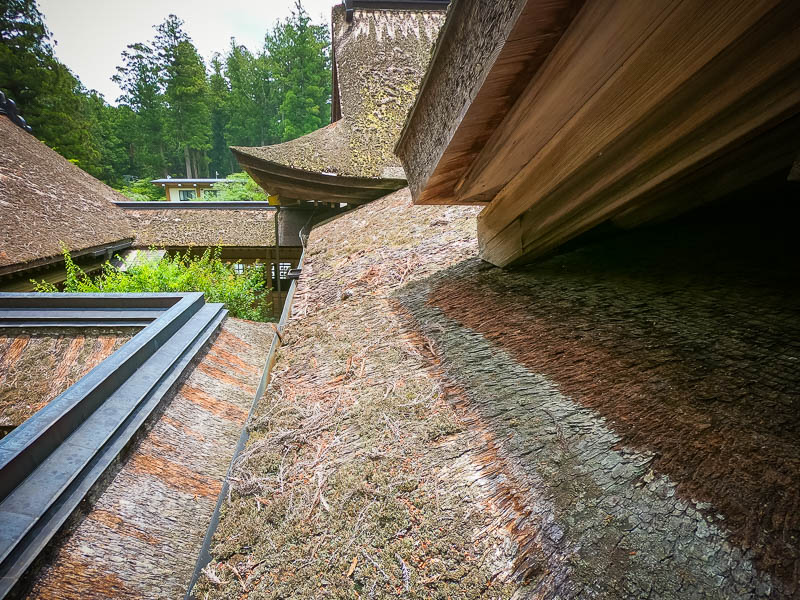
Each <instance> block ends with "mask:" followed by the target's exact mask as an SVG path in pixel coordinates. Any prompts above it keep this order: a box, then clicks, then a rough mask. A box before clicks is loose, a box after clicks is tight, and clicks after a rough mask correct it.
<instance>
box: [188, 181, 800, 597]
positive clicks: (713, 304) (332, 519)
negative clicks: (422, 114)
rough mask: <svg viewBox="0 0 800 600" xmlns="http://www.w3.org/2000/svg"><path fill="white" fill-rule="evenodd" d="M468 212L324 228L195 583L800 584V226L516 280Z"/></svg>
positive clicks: (232, 590)
mask: <svg viewBox="0 0 800 600" xmlns="http://www.w3.org/2000/svg"><path fill="white" fill-rule="evenodd" d="M409 212H413V216H414V218H413V219H409V218H407V215H408V213H409ZM766 212H769V213H770V214H772V213H771V212H770V211H766ZM795 212H796V211H795ZM475 214H476V209H475V208H469V207H458V206H450V207H432V206H431V207H423V206H420V207H414V209H413V211H412V209H411V198H410V194H409V192H408V190H402V191H400V192H397V193H395V194H392V195H391V196H387V197H385V198H383V199H380V200H376V201H375V202H373V203H371V204H369V205H366V206H363V207H360V208H358V209H357V210H354V211H351V212H349V213H346V214H344V215H342V216H341V217H339V218H338V219H336V220H334V221H332V222H329V223H327V224H324V225H322V226H320V227H318V228H316V229H314V230H313V231H312V234H311V237H310V239H309V242H308V248H307V257H306V262H305V265H304V268H303V274H302V276H301V279H300V287H299V288H298V291H297V295H296V299H295V305H294V307H293V318H292V320H291V321H290V323H289V325H288V327H287V329H286V331H285V334H284V341H285V345H284V346H283V348H282V350H281V353H280V357H279V359H278V361H277V363H276V366H275V368H274V371H273V375H274V379H273V382H272V384H271V386H270V388H269V389H268V390H267V392H266V394H265V397H264V399H263V401H262V403H261V406H260V407H259V409H258V413H257V415H256V417H255V422H254V427H253V433H252V436H251V438H250V442H249V444H248V446H247V448H246V450H245V452H244V455H243V459H242V461H241V462H240V464H239V466H238V470H237V473H236V479H235V483H234V486H233V494H232V496H231V500H230V503H229V505H228V507H227V509H226V512H225V514H224V516H223V519H222V521H221V523H220V527H219V528H218V530H217V535H216V538H215V545H214V547H213V552H214V559H215V562H214V563H212V566H211V568H210V569H209V570H207V574H206V579H205V580H204V581H203V582H201V588H199V589H200V590H201V591H202V593H203V594H206V593H207V594H208V596H207V597H208V598H222V597H229V596H230V595H232V594H236V593H239V592H240V591H244V592H250V593H252V594H253V595H258V594H260V593H261V594H265V595H268V596H270V597H277V596H281V595H287V596H290V595H294V596H298V597H313V596H314V595H315V594H319V591H320V590H324V593H325V594H326V595H328V596H331V597H346V596H347V595H348V594H353V593H355V592H358V593H359V595H362V594H363V595H370V594H374V595H375V597H380V596H382V595H385V594H393V593H399V592H403V591H406V590H407V591H408V593H409V594H411V595H415V596H417V597H446V596H450V595H452V596H455V595H458V597H460V598H483V597H486V590H487V589H488V587H487V586H491V590H492V596H493V597H497V598H509V597H511V596H512V595H514V594H517V596H515V597H528V596H533V595H536V597H542V598H556V597H567V596H570V595H572V594H573V593H577V591H583V592H587V591H591V593H593V594H595V595H597V596H598V597H604V596H610V595H614V594H616V593H617V592H618V591H619V590H627V591H626V594H628V593H629V594H630V595H633V596H636V595H638V594H642V595H646V594H647V590H650V589H656V588H657V589H658V590H659V594H661V595H664V596H674V597H680V598H698V599H699V598H707V597H709V595H714V594H720V593H721V594H723V595H726V596H731V597H738V596H740V595H746V594H752V595H754V596H755V597H766V596H767V595H769V593H771V594H772V596H770V597H778V598H789V597H792V596H793V594H795V593H796V591H797V590H798V589H800V588H798V587H797V586H798V583H800V582H798V580H797V572H798V571H797V567H798V564H799V563H798V544H799V543H798V539H799V538H800V520H798V517H797V512H796V511H795V510H794V509H793V507H794V506H795V503H796V502H797V499H798V498H800V484H798V482H800V472H797V468H796V467H797V465H798V464H800V462H799V461H800V454H798V448H797V445H796V443H795V438H796V436H795V434H794V432H795V431H796V429H797V427H800V422H799V421H798V416H797V415H798V414H800V412H798V411H797V406H796V404H797V403H796V398H797V395H796V390H797V389H799V388H800V368H798V366H797V362H796V361H795V360H794V359H793V358H792V357H794V356H795V355H796V351H797V345H796V340H797V339H798V337H799V336H800V330H798V324H797V321H796V319H795V318H794V316H795V315H796V313H797V311H798V310H800V306H798V304H797V300H796V299H797V298H800V293H798V292H800V290H798V288H797V282H796V278H793V277H791V276H790V274H791V273H793V272H794V271H793V269H794V267H793V264H794V262H793V261H794V258H793V256H794V255H792V254H791V253H789V254H787V253H786V252H785V247H784V246H785V244H786V243H788V240H791V239H793V238H792V237H791V236H792V232H791V228H792V225H791V224H792V223H794V222H795V219H794V218H787V219H786V224H785V226H784V227H783V229H781V232H780V234H777V233H776V231H775V230H774V229H770V228H764V229H763V230H761V229H759V230H760V231H764V232H769V233H765V234H764V236H762V237H761V238H759V239H758V240H753V239H752V238H751V237H748V236H742V235H741V231H742V230H749V229H748V228H749V227H751V226H752V215H751V214H750V213H747V211H746V210H742V211H741V212H740V213H737V214H739V215H740V217H738V218H734V217H732V218H731V220H730V221H727V220H726V222H724V223H723V222H720V220H719V219H716V218H715V214H716V213H713V214H710V216H708V220H707V221H706V220H704V221H702V223H699V224H698V222H696V221H693V220H692V219H689V220H686V221H679V222H677V223H672V224H669V225H664V226H663V229H659V230H648V231H646V232H630V233H628V234H627V235H625V236H621V237H619V238H616V239H613V240H605V241H597V242H594V243H593V244H591V245H589V246H587V247H584V248H582V249H578V250H573V251H571V252H568V253H565V254H563V255H561V256H558V257H554V258H552V259H549V260H548V261H545V262H543V263H540V264H539V265H537V266H535V267H529V268H528V269H526V270H524V271H519V272H514V273H509V272H506V271H502V270H500V269H497V268H493V267H491V266H489V265H487V264H486V263H483V262H481V261H480V260H479V259H478V258H477V251H478V246H477V241H476V237H475V221H474V216H475ZM741 215H745V216H744V217H741ZM709 223H711V224H714V226H715V227H717V228H716V229H713V228H710V227H709ZM754 249H756V251H753V250H754ZM786 298H792V299H794V300H792V301H791V302H790V303H788V304H787V302H786ZM756 398H758V399H759V401H758V402H754V401H753V400H754V399H756ZM732 486H733V487H732ZM734 488H735V491H734ZM272 544H274V545H275V547H277V548H280V549H281V551H280V552H276V551H275V550H274V547H273V546H272ZM237 574H238V575H237ZM242 586H244V587H242ZM204 597H205V596H204Z"/></svg>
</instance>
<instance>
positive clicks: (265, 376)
mask: <svg viewBox="0 0 800 600" xmlns="http://www.w3.org/2000/svg"><path fill="white" fill-rule="evenodd" d="M305 256H306V253H305V249H304V250H303V254H302V255H301V256H300V260H299V261H298V263H297V270H301V269H302V267H303V261H304V260H305ZM296 290H297V279H292V283H291V284H290V285H289V291H288V292H287V293H286V300H285V302H284V304H283V311H282V312H281V318H280V320H279V321H278V324H277V326H276V327H275V334H274V335H273V336H272V343H271V344H270V347H269V353H268V354H267V360H266V362H265V364H264V370H263V371H262V372H261V380H260V381H259V383H258V388H257V389H256V393H255V396H254V397H253V403H252V404H251V405H250V412H249V413H248V415H247V419H246V420H245V422H244V425H243V426H242V433H241V435H240V436H239V441H238V442H237V443H236V448H235V449H234V451H233V456H232V457H231V462H230V465H229V466H228V472H227V473H226V475H225V481H224V483H223V484H222V489H221V490H220V492H219V497H218V498H217V505H216V506H215V507H214V512H213V513H212V515H211V521H210V522H209V524H208V530H206V535H205V538H204V539H203V545H202V547H201V548H200V554H199V555H198V557H197V563H196V564H195V568H194V573H192V579H191V580H190V581H189V586H188V587H187V588H186V596H185V597H184V600H191V599H192V598H193V596H192V590H193V589H194V586H195V584H196V583H197V579H198V578H199V577H200V573H202V572H203V569H204V568H205V567H206V565H208V563H210V562H211V541H212V539H213V537H214V532H215V531H216V530H217V526H218V525H219V518H220V513H221V511H222V503H223V502H224V501H225V499H226V498H227V497H228V490H229V489H230V478H231V475H232V474H233V467H234V465H235V464H236V461H237V460H238V459H239V455H240V454H241V453H242V451H243V450H244V447H245V444H247V440H248V439H249V438H250V423H251V422H252V420H253V414H254V413H255V411H256V408H258V403H259V402H260V401H261V397H262V396H263V395H264V390H266V389H267V384H268V383H269V376H270V374H271V372H272V366H273V364H274V362H275V358H276V354H277V352H278V349H279V348H280V346H281V343H282V340H283V330H284V328H285V327H286V323H287V322H288V320H289V315H290V314H291V311H292V301H293V300H294V294H295V291H296Z"/></svg>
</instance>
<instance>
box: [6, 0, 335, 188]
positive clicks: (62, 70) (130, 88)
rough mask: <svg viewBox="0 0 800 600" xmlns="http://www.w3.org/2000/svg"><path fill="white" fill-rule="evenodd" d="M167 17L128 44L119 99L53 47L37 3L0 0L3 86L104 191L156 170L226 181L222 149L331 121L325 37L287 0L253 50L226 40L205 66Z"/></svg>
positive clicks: (229, 167) (43, 134) (227, 163)
mask: <svg viewBox="0 0 800 600" xmlns="http://www.w3.org/2000/svg"><path fill="white" fill-rule="evenodd" d="M183 25H184V24H183V21H182V20H181V19H180V18H179V17H178V16H176V15H169V16H167V17H166V18H165V19H164V21H163V22H162V23H160V24H157V25H155V26H154V35H153V37H152V38H151V39H149V40H140V41H137V42H134V43H131V44H130V45H128V47H127V48H126V50H125V51H124V52H123V53H122V56H121V57H120V64H119V66H118V67H117V70H116V71H117V72H116V73H115V74H114V75H113V79H114V81H115V82H116V83H117V84H118V85H119V87H120V88H121V89H122V95H121V96H120V97H119V98H117V99H116V101H117V105H116V106H115V105H112V104H110V103H108V102H107V101H106V99H105V98H103V97H102V95H100V94H99V93H97V92H96V91H95V90H87V89H86V88H85V87H84V86H83V85H82V84H81V82H80V80H79V79H78V78H77V77H76V76H75V75H74V74H73V73H72V72H71V71H70V70H69V68H68V67H67V66H66V65H64V64H62V63H61V62H59V61H58V59H57V58H56V57H55V54H54V52H53V44H54V42H53V40H52V35H51V33H50V32H49V31H48V29H47V27H46V25H45V24H44V19H43V17H42V13H41V12H40V10H39V8H38V6H37V4H36V0H0V90H2V91H3V92H5V93H6V95H7V96H8V97H10V98H13V99H14V100H15V101H16V103H17V106H18V108H19V110H20V113H21V114H22V116H23V117H25V119H26V120H27V121H28V123H29V124H30V125H31V126H32V127H33V133H34V135H35V136H36V137H38V138H39V139H40V140H41V141H43V142H44V143H45V144H47V145H48V146H50V147H51V148H53V149H54V150H56V151H57V152H59V153H60V154H61V155H62V156H64V157H65V158H67V159H68V160H70V161H71V162H73V163H75V164H76V165H78V166H79V167H81V168H82V169H84V170H85V171H87V172H88V173H90V174H92V175H94V176H95V177H97V178H99V179H101V180H103V181H105V182H106V183H108V184H109V185H112V186H113V187H117V188H121V187H122V186H123V184H124V183H125V182H126V181H127V182H131V181H136V180H149V179H153V178H158V177H166V176H173V177H225V176H227V175H229V174H230V173H233V172H235V171H237V170H238V168H237V165H236V163H235V160H234V158H233V156H232V155H231V153H230V151H229V150H228V147H229V146H262V145H268V144H276V143H280V142H284V141H288V140H291V139H294V138H296V137H299V136H301V135H304V134H306V133H309V132H311V131H314V130H315V129H318V128H319V127H322V126H323V125H325V124H327V123H328V122H329V121H330V95H331V76H330V37H329V33H328V29H327V27H325V26H323V25H315V24H313V23H311V20H310V18H309V16H308V14H307V13H306V11H305V9H304V8H303V6H302V4H301V2H300V0H297V1H296V4H295V8H294V10H293V12H292V15H291V16H290V17H288V18H286V19H285V20H283V21H279V22H277V23H275V24H274V25H273V26H272V27H271V28H269V29H267V31H266V32H265V36H264V45H263V47H262V48H260V49H259V50H258V51H257V52H256V53H253V52H251V51H250V50H249V49H248V48H246V47H245V46H243V45H240V44H238V43H237V42H236V40H235V39H234V38H231V42H230V46H229V47H228V48H226V49H224V51H221V52H219V53H216V54H214V56H213V57H212V58H211V60H210V64H208V65H207V64H205V62H204V61H203V58H202V57H201V56H200V54H199V53H198V51H197V48H196V47H195V45H194V43H193V42H192V39H191V38H190V37H189V36H188V34H187V33H186V32H185V30H184V28H183Z"/></svg>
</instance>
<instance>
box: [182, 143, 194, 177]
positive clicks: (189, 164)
mask: <svg viewBox="0 0 800 600" xmlns="http://www.w3.org/2000/svg"><path fill="white" fill-rule="evenodd" d="M183 159H184V160H185V161H186V179H192V159H191V157H190V156H189V146H184V147H183Z"/></svg>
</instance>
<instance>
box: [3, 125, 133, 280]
mask: <svg viewBox="0 0 800 600" xmlns="http://www.w3.org/2000/svg"><path fill="white" fill-rule="evenodd" d="M125 199H126V198H125V197H124V196H123V195H121V194H120V193H118V192H116V191H114V190H112V189H111V188H110V187H108V186H107V185H106V184H104V183H102V182H101V181H99V180H97V179H95V178H94V177H92V176H91V175H89V174H88V173H86V172H84V171H82V170H81V169H79V168H78V167H76V166H75V165H73V164H72V163H70V162H69V161H68V160H67V159H65V158H63V157H62V156H60V155H59V154H58V153H57V152H55V150H51V149H50V148H48V147H47V146H45V145H44V144H43V143H42V142H40V141H39V140H37V139H36V138H35V137H33V136H32V135H30V134H29V133H27V132H25V131H23V130H22V129H21V128H20V127H18V126H16V125H14V124H13V123H11V121H9V120H8V119H7V118H6V117H4V116H0V274H2V273H10V272H14V271H17V270H20V269H24V268H28V267H30V266H34V265H38V264H43V263H47V262H49V261H57V260H60V259H61V245H62V244H64V245H66V247H67V248H68V249H69V250H70V251H73V252H80V251H82V250H86V249H89V248H97V247H102V246H106V245H110V244H118V243H120V242H123V241H125V240H131V239H132V238H133V231H132V230H131V228H130V226H129V225H128V221H127V219H126V218H125V213H123V212H122V210H121V209H119V208H117V207H116V206H114V204H113V201H115V200H125Z"/></svg>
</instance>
